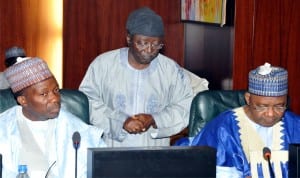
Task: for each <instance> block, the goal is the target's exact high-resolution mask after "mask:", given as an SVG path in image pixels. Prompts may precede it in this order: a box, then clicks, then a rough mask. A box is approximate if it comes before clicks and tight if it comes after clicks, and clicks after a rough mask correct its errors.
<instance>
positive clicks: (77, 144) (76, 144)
mask: <svg viewBox="0 0 300 178" xmlns="http://www.w3.org/2000/svg"><path fill="white" fill-rule="evenodd" d="M78 146H79V143H77V142H76V143H75V178H77V152H78Z"/></svg>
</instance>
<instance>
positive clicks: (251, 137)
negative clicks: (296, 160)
mask: <svg viewBox="0 0 300 178" xmlns="http://www.w3.org/2000/svg"><path fill="white" fill-rule="evenodd" d="M248 82H249V83H248V85H249V86H248V92H246V94H245V100H246V103H247V105H245V106H243V107H240V108H235V109H232V110H228V111H225V112H224V113H221V114H220V115H219V116H217V117H216V118H214V119H213V120H212V121H210V122H209V123H208V124H207V125H206V126H205V127H204V128H203V129H202V130H201V131H200V133H199V134H198V135H197V136H196V137H195V138H194V139H193V140H192V143H191V144H190V145H207V146H211V147H214V148H216V149H217V177H222V178H225V177H228V178H233V177H241V178H242V177H252V178H254V177H274V176H275V177H286V178H287V177H288V168H287V161H288V147H289V144H291V143H300V134H299V133H300V117H299V116H297V115H296V114H294V113H292V112H290V111H288V110H286V108H287V104H288V103H287V94H288V73H287V71H286V70H285V69H283V68H281V67H274V66H271V65H270V64H268V63H266V64H265V65H263V66H260V67H258V68H256V69H254V70H252V71H250V72H249V81H248ZM263 150H265V151H266V152H265V155H266V154H268V150H270V151H271V153H272V159H271V164H272V165H273V170H271V171H270V169H269V167H268V161H267V159H265V157H264V156H263ZM273 173H274V176H273Z"/></svg>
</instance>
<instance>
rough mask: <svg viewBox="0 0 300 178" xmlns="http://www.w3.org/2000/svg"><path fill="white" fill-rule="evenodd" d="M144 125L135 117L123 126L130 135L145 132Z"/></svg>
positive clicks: (130, 118) (127, 120) (128, 119)
mask: <svg viewBox="0 0 300 178" xmlns="http://www.w3.org/2000/svg"><path fill="white" fill-rule="evenodd" d="M143 128H144V124H143V123H142V122H141V121H139V120H137V119H135V118H134V117H129V118H127V119H126V121H125V122H124V124H123V129H125V130H126V131H127V132H128V133H130V134H137V133H141V132H143Z"/></svg>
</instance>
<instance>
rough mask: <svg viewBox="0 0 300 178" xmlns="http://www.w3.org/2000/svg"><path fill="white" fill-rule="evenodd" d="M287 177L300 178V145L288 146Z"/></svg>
mask: <svg viewBox="0 0 300 178" xmlns="http://www.w3.org/2000/svg"><path fill="white" fill-rule="evenodd" d="M288 164H289V165H288V168H289V173H288V174H289V177H300V172H299V171H300V144H290V145H289V163H288Z"/></svg>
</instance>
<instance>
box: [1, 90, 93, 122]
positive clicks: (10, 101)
mask: <svg viewBox="0 0 300 178" xmlns="http://www.w3.org/2000/svg"><path fill="white" fill-rule="evenodd" d="M60 94H61V107H62V108H64V109H65V110H67V111H69V112H71V113H72V114H74V115H75V116H77V117H79V118H80V119H81V120H82V121H84V122H85V123H87V124H89V102H88V98H87V96H86V95H85V94H84V93H82V92H81V91H79V90H75V89H61V90H60ZM15 105H17V102H16V100H15V98H14V96H13V93H12V91H11V90H10V89H4V90H0V113H2V112H4V111H5V110H7V109H9V108H11V107H13V106H15Z"/></svg>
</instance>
